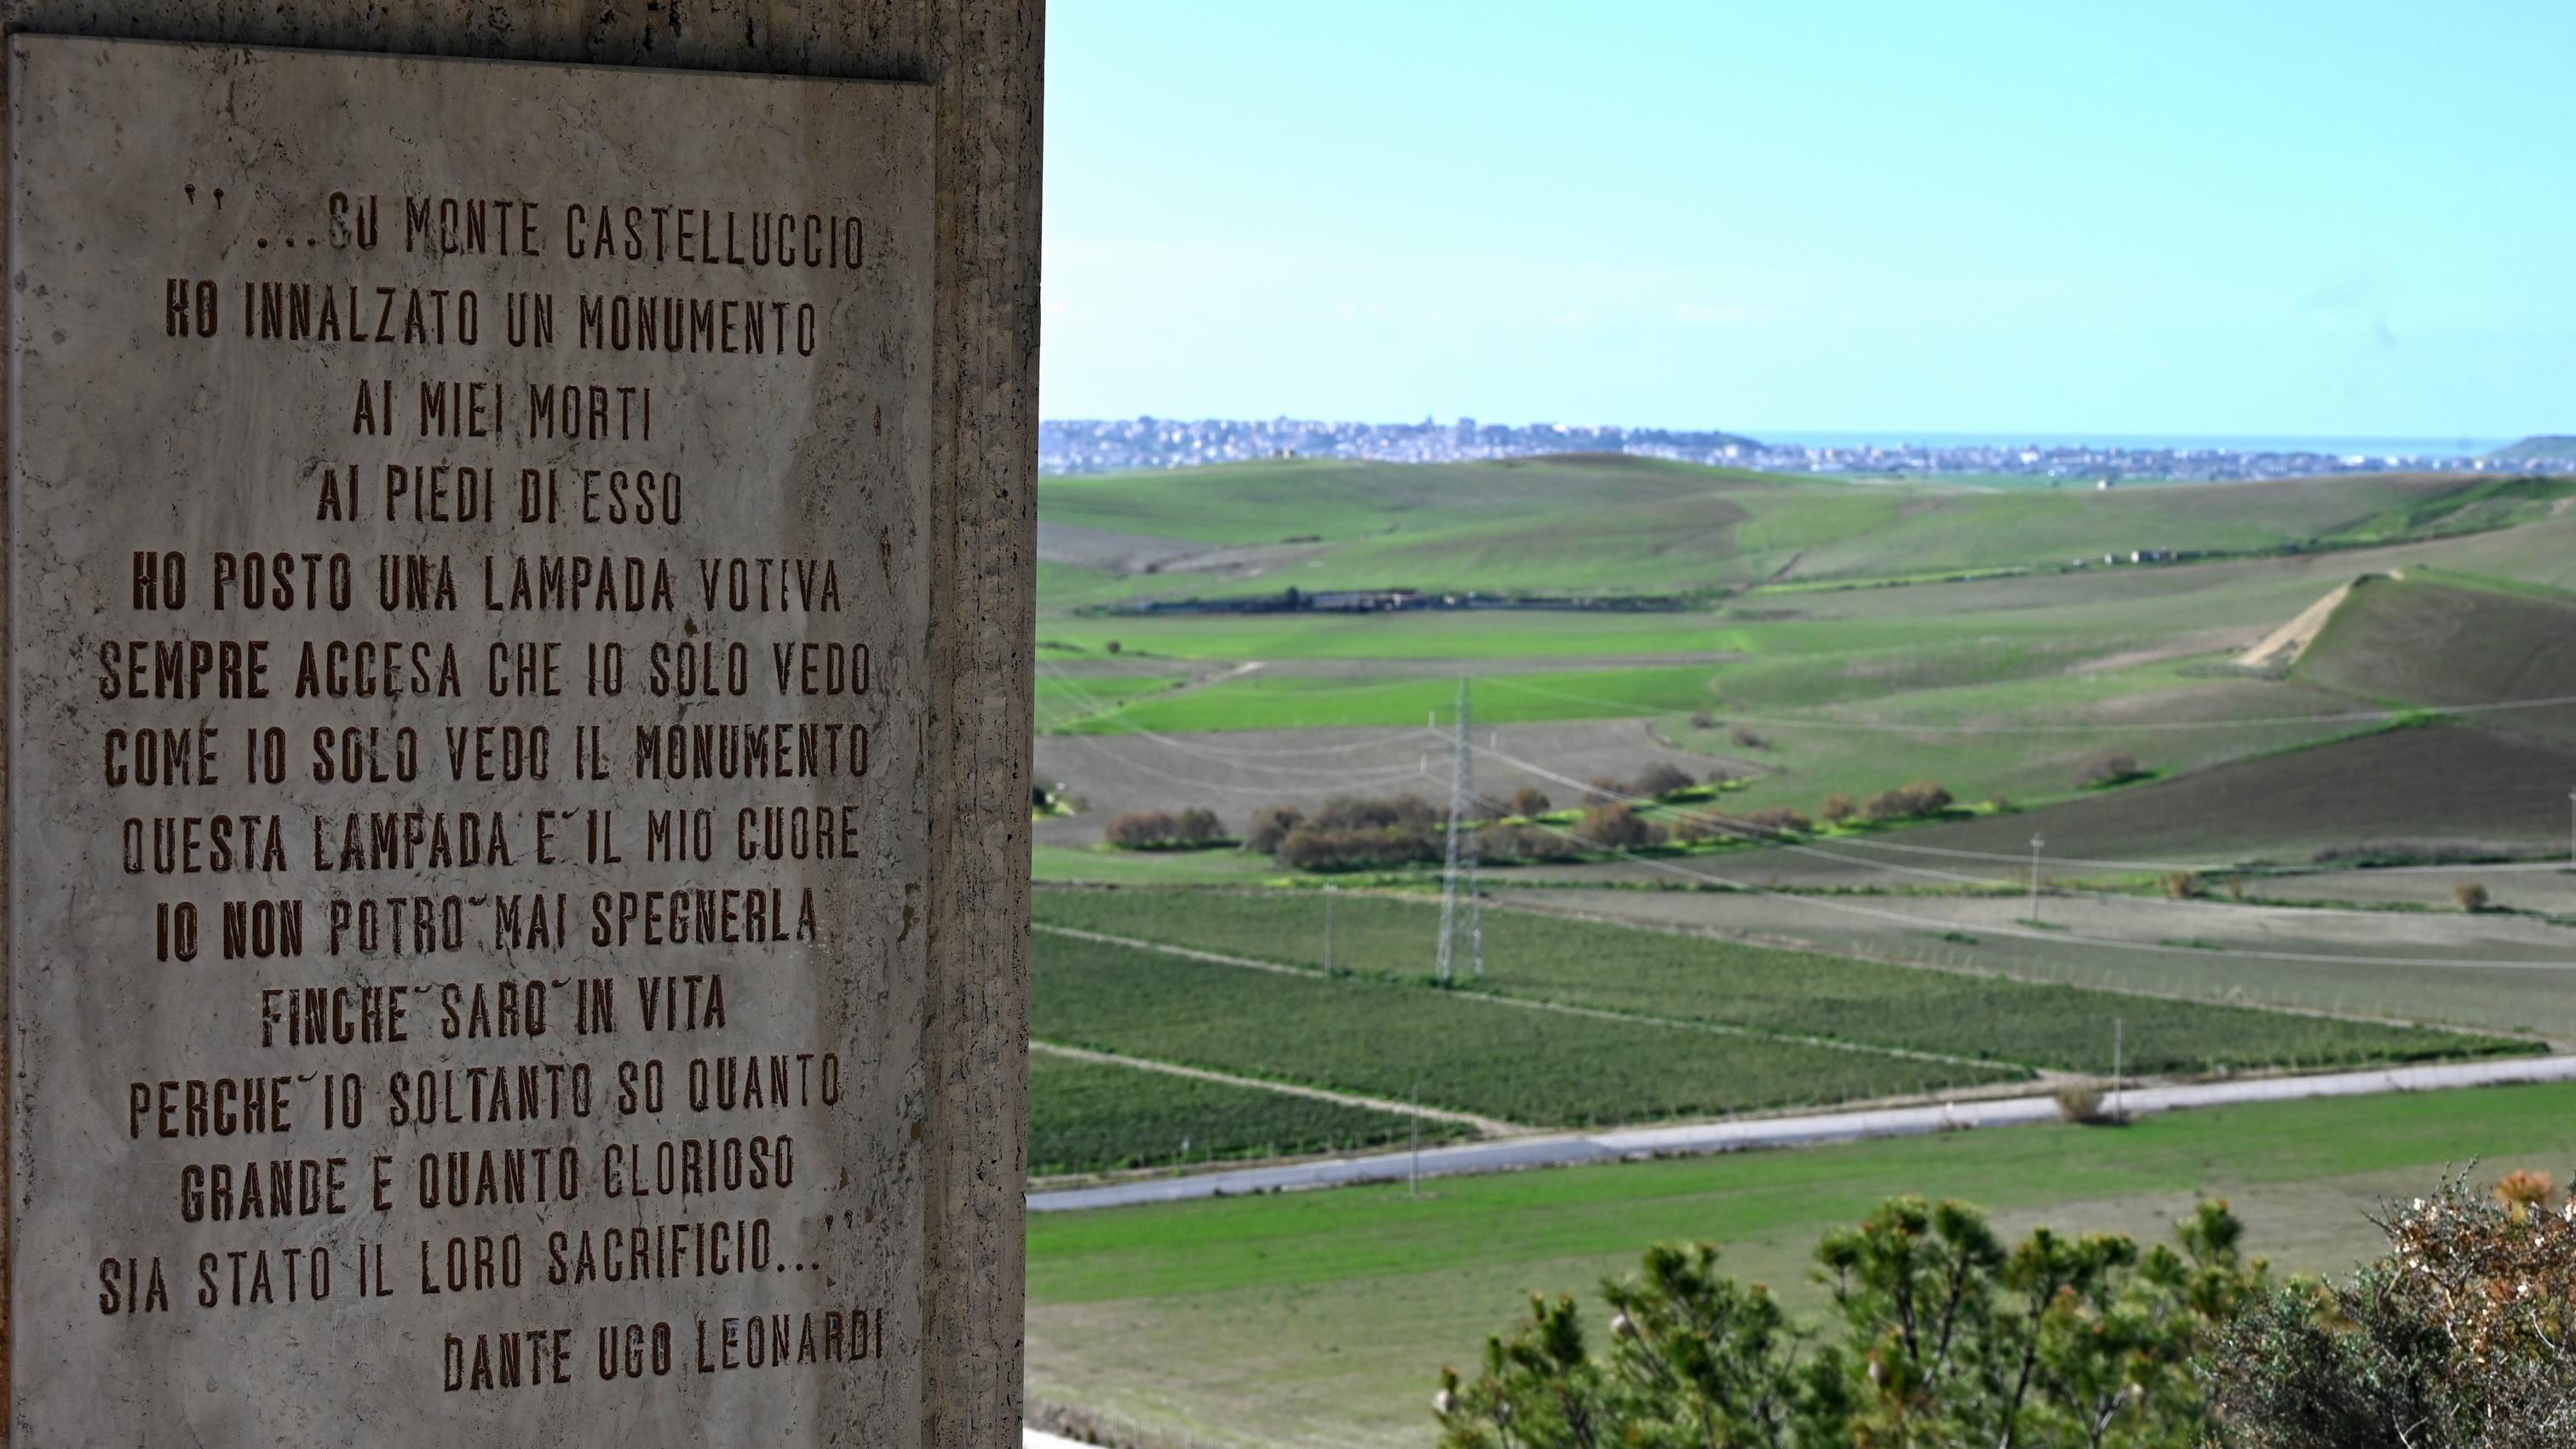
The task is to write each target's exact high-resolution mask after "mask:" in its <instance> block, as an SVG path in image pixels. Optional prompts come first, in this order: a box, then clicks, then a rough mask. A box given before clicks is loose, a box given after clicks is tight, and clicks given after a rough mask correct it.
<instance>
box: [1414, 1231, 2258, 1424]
mask: <svg viewBox="0 0 2576 1449" xmlns="http://www.w3.org/2000/svg"><path fill="white" fill-rule="evenodd" d="M2241 1231H2242V1228H2241V1225H2240V1224H2239V1223H2238V1221H2237V1220H2236V1218H2235V1217H2234V1216H2233V1215H2231V1214H2230V1213H2229V1212H2228V1211H2227V1208H2226V1206H2225V1205H2224V1204H2222V1203H2203V1204H2202V1205H2201V1206H2200V1208H2199V1210H2198V1211H2197V1212H2195V1213H2194V1214H2193V1216H2191V1217H2190V1218H2187V1219H2185V1220H2184V1221H2183V1222H2182V1223H2181V1224H2180V1225H2179V1232H2178V1237H2179V1243H2180V1250H2179V1251H2177V1250H2176V1249H2174V1248H2167V1247H2161V1246H2159V1247H2155V1248H2149V1249H2144V1250H2142V1249H2140V1248H2139V1246H2138V1245H2137V1243H2136V1242H2134V1241H2132V1240H2131V1239H2129V1238H2127V1237H2123V1236H2120V1235H2117V1234H2097V1235H2094V1236H2089V1237H2084V1238H2067V1237H2062V1236H2060V1235H2058V1234H2056V1233H2054V1232H2051V1231H2049V1230H2048V1229H2046V1228H2042V1229H2039V1230H2037V1231H2035V1232H2033V1233H2032V1234H2031V1235H2030V1236H2029V1237H2028V1238H2026V1239H2024V1240H2023V1241H2022V1242H2021V1243H2019V1244H2018V1245H2016V1246H2012V1247H2009V1248H2008V1247H2006V1246H2005V1244H2004V1242H2003V1241H2002V1240H2001V1239H2000V1238H1998V1237H1996V1236H1995V1233H1994V1230H1993V1229H1992V1228H1991V1227H1990V1226H1988V1224H1987V1222H1986V1220H1985V1217H1984V1216H1983V1214H1981V1213H1979V1212H1978V1211H1977V1210H1976V1209H1974V1208H1971V1207H1967V1206H1965V1205H1963V1204H1960V1203H1954V1202H1944V1203H1940V1204H1937V1205H1935V1204H1930V1203H1926V1202H1924V1201H1922V1200H1921V1199H1918V1198H1898V1199H1894V1200H1891V1201H1889V1202H1888V1203H1886V1204H1884V1205H1882V1206H1881V1207H1880V1208H1879V1209H1878V1210H1877V1211H1876V1212H1874V1213H1872V1214H1871V1215H1870V1216H1869V1218H1868V1219H1867V1220H1865V1221H1864V1222H1862V1223H1861V1224H1860V1225H1859V1226H1858V1227H1856V1228H1851V1229H1846V1230H1843V1231H1839V1232H1835V1233H1832V1234H1830V1235H1828V1236H1827V1237H1826V1238H1825V1240H1824V1242H1823V1243H1822V1244H1821V1245H1820V1246H1819V1247H1818V1248H1817V1251H1816V1259H1817V1263H1818V1265H1819V1277H1820V1278H1822V1279H1823V1281H1824V1282H1825V1283H1826V1284H1827V1285H1828V1286H1829V1287H1830V1289H1831V1291H1832V1307H1831V1309H1830V1311H1829V1312H1828V1314H1827V1316H1826V1320H1825V1322H1824V1323H1823V1325H1822V1326H1821V1327H1820V1328H1819V1329H1818V1330H1817V1331H1816V1332H1815V1333H1813V1334H1812V1335H1811V1334H1806V1333H1801V1332H1798V1331H1796V1330H1794V1329H1793V1328H1792V1327H1791V1326H1790V1324H1789V1323H1788V1320H1787V1319H1786V1317H1785V1315H1784V1314H1783V1313H1782V1311H1781V1309H1780V1307H1779V1305H1778V1303H1777V1302H1776V1301H1775V1300H1774V1299H1773V1298H1772V1297H1771V1295H1770V1293H1769V1292H1768V1291H1766V1290H1765V1289H1764V1288H1763V1287H1762V1286H1761V1285H1760V1284H1753V1285H1744V1284H1739V1283H1737V1282H1736V1281H1735V1280H1734V1279H1732V1278H1729V1277H1726V1276H1725V1275H1724V1274H1722V1273H1720V1272H1718V1271H1717V1250H1716V1249H1715V1248H1713V1247H1710V1246H1708V1245H1706V1244H1701V1245H1697V1246H1680V1245H1667V1246H1660V1247H1656V1248H1653V1249H1651V1250H1649V1251H1648V1252H1647V1254H1646V1257H1645V1262H1644V1266H1643V1268H1642V1270H1641V1271H1640V1272H1639V1273H1637V1274H1636V1275H1634V1276H1631V1277H1628V1278H1624V1279H1619V1280H1615V1281H1612V1282H1608V1283H1605V1284H1604V1285H1603V1290H1602V1291H1603V1294H1604V1296H1605V1297H1606V1298H1607V1299H1608V1302H1609V1306H1610V1309H1611V1315H1612V1316H1611V1318H1610V1320H1609V1322H1608V1324H1607V1325H1606V1326H1605V1328H1604V1329H1603V1330H1602V1331H1601V1334H1600V1338H1599V1341H1598V1346H1596V1340H1595V1338H1594V1336H1593V1334H1592V1332H1591V1330H1590V1328H1589V1326H1588V1325H1587V1324H1586V1323H1585V1321H1584V1320H1583V1317H1582V1314H1581V1311H1580V1309H1578V1308H1577V1306H1576V1305H1575V1302H1574V1300H1573V1299H1572V1298H1570V1297H1559V1298H1555V1299H1549V1298H1545V1297H1538V1298H1534V1299H1533V1300H1532V1302H1531V1311H1530V1318H1529V1320H1528V1321H1527V1322H1526V1323H1524V1324H1523V1325H1522V1326H1521V1327H1520V1328H1518V1329H1517V1330H1516V1331H1514V1332H1513V1333H1511V1334H1510V1335H1508V1336H1504V1337H1498V1338H1495V1339H1493V1340H1491V1341H1490V1342H1489V1343H1488V1345H1487V1348H1486V1354H1485V1365H1484V1370H1483V1372H1482V1373H1480V1374H1478V1375H1476V1376H1475V1377H1474V1378H1472V1379H1470V1378H1463V1377H1461V1376H1460V1375H1459V1374H1458V1373H1457V1372H1456V1371H1455V1370H1444V1371H1443V1373H1442V1375H1441V1388H1440V1391H1439V1393H1438V1394H1437V1396H1436V1397H1435V1399H1434V1405H1435V1408H1436V1410H1437V1412H1438V1414H1439V1418H1440V1427H1441V1439H1440V1442H1441V1444H1442V1445H1443V1446H1444V1449H1575V1446H1593V1445H1602V1446H1609V1445H1621V1446H1636V1449H1680V1446H1701V1449H1711V1446H1720V1445H1724V1446H1777V1449H1789V1446H1795V1449H1822V1446H1827V1445H1833V1446H1885V1449H1896V1446H1908V1449H1913V1446H1921V1449H1931V1446H1952V1445H1960V1446H1966V1445H1976V1446H1988V1445H1991V1446H1996V1449H2017V1446H2020V1449H2037V1446H2059V1445H2067V1446H2074V1445H2082V1446H2087V1449H2113V1446H2118V1449H2186V1446H2190V1445H2194V1444H2198V1443H2200V1442H2202V1440H2203V1437H2204V1434H2205V1431H2206V1426H2207V1425H2208V1422H2209V1415H2208V1410H2207V1403H2206V1400H2205V1399H2204V1397H2203V1391H2202V1387H2201V1383H2200V1381H2199V1379H2198V1377H2197V1376H2196V1374H2195V1373H2194V1370H2193V1367H2192V1365H2193V1359H2194V1356H2195V1354H2197V1353H2198V1352H2199V1351H2200V1350H2201V1349H2202V1348H2203V1346H2204V1345H2205V1344H2206V1343H2207V1342H2208V1341H2209V1340H2210V1338H2211V1337H2212V1336H2213V1334H2214V1333H2215V1332H2216V1330H2217V1328H2218V1325H2219V1324H2221V1323H2222V1322H2223V1321H2225V1320H2226V1319H2227V1318H2228V1317H2229V1316H2230V1315H2232V1314H2233V1313H2234V1312H2235V1311H2236V1309H2237V1308H2238V1307H2239V1305H2240V1304H2242V1303H2243V1302H2244V1301H2246V1300H2247V1299H2248V1298H2249V1297H2250V1296H2251V1295H2253V1294H2255V1293H2257V1292H2259V1291H2260V1290H2261V1288H2262V1287H2263V1283H2264V1276H2265V1269H2264V1265H2263V1264H2262V1263H2260V1262H2259V1261H2258V1262H2252V1263H2248V1262H2247V1261H2246V1260H2245V1259H2244V1258H2243V1257H2242V1256H2241V1255H2240V1254H2239V1252H2238V1248H2237V1242H2238V1238H2239V1236H2240V1234H2241Z"/></svg>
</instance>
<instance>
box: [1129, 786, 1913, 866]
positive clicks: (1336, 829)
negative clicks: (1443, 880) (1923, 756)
mask: <svg viewBox="0 0 2576 1449" xmlns="http://www.w3.org/2000/svg"><path fill="white" fill-rule="evenodd" d="M1723 778H1724V776H1723V775H1718V776H1712V777H1711V779H1712V781H1715V780H1721V779H1723ZM1700 785H1701V782H1700V781H1698V780H1695V779H1693V778H1692V777H1691V776H1690V775H1689V774H1688V773H1687V772H1685V771H1683V770H1680V769H1678V768H1675V767H1674V766H1671V765H1666V764H1656V765H1651V766H1648V767H1647V768H1646V769H1645V770H1644V771H1642V772H1641V773H1639V774H1638V776H1637V777H1636V778H1634V779H1630V780H1612V779H1602V780H1595V781H1593V782H1592V790H1593V792H1594V793H1595V794H1596V795H1602V796H1611V797H1616V798H1613V799H1609V800H1605V801H1604V802H1603V803H1600V804H1597V805H1593V806H1591V807H1590V808H1588V809H1586V810H1584V811H1583V812H1582V813H1581V814H1580V815H1579V816H1578V817H1576V818H1575V819H1574V820H1573V821H1571V822H1569V823H1563V824H1558V823H1550V822H1547V821H1545V820H1544V819H1543V818H1542V817H1545V816H1548V815H1550V814H1552V813H1554V811H1555V805H1554V802H1553V801H1551V800H1550V799H1549V798H1548V796H1547V794H1546V792H1544V791H1542V790H1540V789H1538V788H1537V787H1535V786H1527V785H1525V786H1522V787H1521V788H1520V789H1518V790H1516V791H1515V792H1513V794H1512V795H1511V797H1510V798H1509V799H1507V800H1485V801H1479V802H1478V808H1479V810H1480V812H1481V813H1482V814H1483V815H1484V816H1485V818H1486V823H1485V824H1484V825H1482V826H1481V827H1479V828H1478V830H1477V832H1476V849H1477V853H1478V854H1479V855H1480V856H1482V857H1483V858H1484V859H1487V860H1495V861H1558V860H1573V859H1579V858H1581V857H1583V856H1585V855H1588V854H1594V853H1598V852H1600V851H1608V850H1648V849H1653V848H1655V847H1657V846H1662V845H1667V844H1673V843H1680V844H1690V843H1693V842H1697V841H1702V840H1727V839H1764V838H1768V837H1772V836H1777V835H1780V834H1783V833H1796V834H1803V833H1806V832H1808V831H1811V830H1813V829H1814V828H1815V823H1814V822H1813V821H1812V820H1810V819H1809V818H1808V817H1807V816H1806V815H1804V814H1803V813H1801V812H1799V811H1796V810H1793V809H1790V808H1788V807H1786V806H1778V807H1773V808H1771V809H1767V810H1758V811H1753V812H1750V813H1748V814H1744V815H1740V816H1730V815H1720V814H1713V813H1708V812H1694V813H1689V814H1681V815H1676V816H1674V817H1673V818H1672V819H1671V820H1669V821H1658V820H1653V819H1649V818H1647V817H1645V816H1643V815H1640V814H1638V813H1637V810H1636V807H1635V806H1634V805H1632V804H1631V803H1629V802H1630V801H1632V800H1647V801H1651V800H1669V799H1672V798H1674V797H1675V796H1679V795H1683V794H1686V793H1688V792H1690V791H1693V790H1696V789H1698V788H1700ZM1953 803H1954V802H1953V800H1952V798H1951V795H1950V792H1949V791H1948V790H1946V789H1943V788H1942V787H1941V786H1940V785H1939V784H1937V783H1935V782H1933V781H1930V780H1918V781H1916V782H1915V783H1913V784H1911V785H1906V786H1902V787H1900V788H1898V789H1894V790H1888V791H1883V792H1881V793H1879V794H1877V795H1873V796H1871V797H1869V798H1868V799H1867V800H1865V801H1859V802H1855V801H1854V800H1853V799H1852V798H1851V797H1850V796H1848V795H1836V796H1833V797H1831V798H1830V799H1828V800H1826V801H1825V804H1824V817H1825V819H1826V820H1827V821H1829V822H1832V823H1837V824H1839V823H1841V822H1844V821H1847V820H1852V819H1859V820H1863V821H1869V822H1887V821H1897V820H1910V819H1921V818H1926V817H1930V816H1936V815H1939V814H1942V813H1943V812H1945V811H1947V810H1949V809H1950V808H1951V806H1952V804H1953ZM1447 829H1448V818H1447V816H1446V814H1445V813H1444V812H1443V811H1441V810H1440V809H1439V808H1437V807H1435V806H1433V805H1432V803H1431V802H1430V801H1428V800H1425V799H1423V798H1422V797H1421V796H1419V795H1394V796H1386V797H1365V796H1357V795H1339V796H1335V797H1333V798H1331V799H1328V800H1326V801H1325V802H1324V803H1323V804H1322V805H1321V806H1319V807H1318V808H1317V809H1316V810H1315V812H1314V813H1313V814H1311V815H1309V814H1307V813H1306V812H1305V811H1303V810H1301V809H1299V808H1297V807H1296V806H1293V805H1271V806H1265V807H1263V808H1262V809H1260V810H1256V811H1254V812H1253V814H1252V817H1251V819H1250V820H1249V821H1247V822H1246V823H1245V825H1244V830H1243V842H1242V843H1243V848H1244V849H1245V850H1247V851H1251V852H1253V853H1255V854H1259V855H1269V856H1273V857H1275V858H1277V860H1278V861H1279V863H1280V864H1281V865H1282V866H1285V867H1287V868H1289V869H1292V870H1377V869H1386V868H1390V867H1395V866H1402V865H1411V864H1418V863H1423V862H1429V861H1437V860H1439V859H1441V858H1442V857H1443V855H1444V854H1445V853H1446V850H1447ZM1106 834H1107V838H1108V840H1109V843H1110V844H1112V845H1114V846H1118V847H1120V848H1122V849H1128V850H1154V849H1171V848H1192V847H1200V846H1207V845H1215V844H1221V843H1223V842H1224V841H1225V840H1226V838H1227V837H1226V834H1225V827H1224V825H1223V823H1222V822H1220V821H1219V820H1218V819H1217V817H1216V815H1215V814H1214V812H1212V811H1208V810H1204V809H1198V808H1192V809H1188V810H1182V811H1179V812H1177V813H1174V812H1171V811H1164V810H1131V811H1129V812H1127V813H1126V814H1124V815H1120V816H1118V817H1116V818H1114V819H1112V820H1111V821H1110V822H1109V824H1108V827H1107V831H1106Z"/></svg>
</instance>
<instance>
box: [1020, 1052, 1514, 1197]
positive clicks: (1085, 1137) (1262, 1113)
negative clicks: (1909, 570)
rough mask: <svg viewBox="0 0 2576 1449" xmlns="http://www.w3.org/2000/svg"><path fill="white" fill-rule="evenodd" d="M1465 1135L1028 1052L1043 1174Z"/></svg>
mask: <svg viewBox="0 0 2576 1449" xmlns="http://www.w3.org/2000/svg"><path fill="white" fill-rule="evenodd" d="M1417 1121H1419V1126H1420V1130H1421V1134H1422V1138H1423V1140H1424V1141H1426V1142H1430V1141H1444V1140H1447V1139H1449V1138H1452V1137H1456V1136H1460V1135H1462V1134H1464V1133H1465V1132H1466V1130H1467V1129H1465V1128H1464V1127H1461V1126H1459V1125H1458V1124H1456V1123H1453V1122H1445V1121H1440V1120H1437V1119H1432V1120H1420V1119H1416V1118H1413V1117H1407V1116H1401V1115H1398V1114H1396V1113H1392V1112H1378V1111H1372V1110H1370V1109H1369V1108H1366V1107H1353V1106H1345V1105H1343V1104H1341V1103H1337V1102H1326V1101H1320V1100H1317V1099H1316V1098H1313V1097H1295V1096H1289V1095H1287V1094H1284V1093H1280V1092H1272V1091H1266V1090H1264V1089H1262V1088H1259V1087H1242V1086H1235V1085H1232V1084H1230V1083H1226V1082H1211V1081H1205V1080H1201V1079H1197V1078H1192V1077H1181V1076H1174V1075H1172V1074H1170V1073H1168V1072H1155V1071H1146V1070H1142V1069H1140V1068H1136V1067H1126V1066H1115V1065H1111V1064H1108V1063H1104V1062H1091V1061H1083V1060H1079V1059H1075V1058H1068V1057H1061V1056H1052V1055H1049V1054H1048V1053H1046V1052H1044V1051H1038V1052H1033V1053H1031V1054H1030V1056H1029V1172H1030V1175H1032V1176H1035V1177H1047V1176H1051V1175H1055V1174H1060V1173H1071V1172H1098V1171H1104V1170H1110V1169H1116V1168H1127V1167H1143V1166H1147V1165H1149V1164H1158V1163H1176V1162H1215V1161H1222V1160H1224V1159H1227V1158H1235V1157H1293V1156H1299V1155H1303V1154H1306V1153H1312V1152H1331V1151H1342V1150H1349V1149H1354V1148H1364V1147H1377V1146H1383V1145H1385V1144H1387V1143H1391V1142H1400V1141H1407V1140H1410V1138H1411V1136H1412V1134H1413V1132H1414V1130H1415V1127H1416V1123H1417Z"/></svg>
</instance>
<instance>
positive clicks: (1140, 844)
mask: <svg viewBox="0 0 2576 1449" xmlns="http://www.w3.org/2000/svg"><path fill="white" fill-rule="evenodd" d="M1180 828H1181V823H1180V821H1179V820H1177V819H1175V818H1174V817H1173V815H1172V812H1171V811H1169V810H1130V811H1128V812H1127V813H1126V814H1124V815H1115V816H1112V817H1110V820H1109V823H1108V824H1107V825H1104V826H1102V827H1101V831H1100V833H1101V837H1102V838H1103V839H1105V840H1107V841H1108V842H1109V843H1110V844H1112V845H1114V846H1117V847H1118V848H1119V849H1120V850H1151V849H1153V848H1154V847H1156V846H1158V845H1169V844H1171V843H1172V837H1173V835H1174V834H1175V833H1176V832H1177V831H1179V829H1180Z"/></svg>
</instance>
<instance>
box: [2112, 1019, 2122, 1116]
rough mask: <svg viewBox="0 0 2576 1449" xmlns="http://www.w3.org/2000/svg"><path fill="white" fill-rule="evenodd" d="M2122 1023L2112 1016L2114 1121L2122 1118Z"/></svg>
mask: <svg viewBox="0 0 2576 1449" xmlns="http://www.w3.org/2000/svg"><path fill="white" fill-rule="evenodd" d="M2122 1025H2123V1023H2122V1022H2121V1020H2120V1018H2118V1017H2116V1016H2115V1017H2112V1018H2111V1120H2112V1121H2114V1122H2117V1121H2119V1120H2120V1048H2121V1046H2122V1045H2123V1044H2124V1043H2123V1042H2122V1041H2121V1035H2120V1029H2121V1027H2122Z"/></svg>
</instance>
